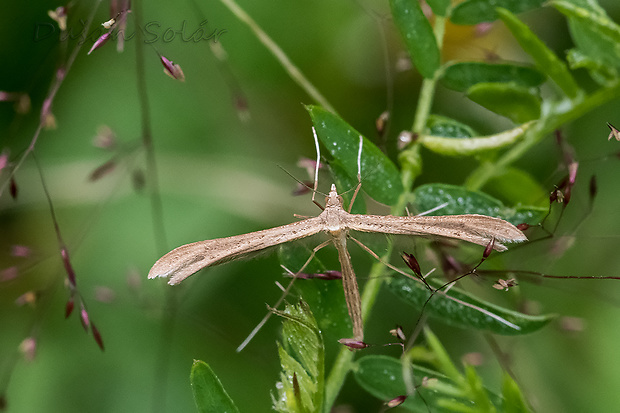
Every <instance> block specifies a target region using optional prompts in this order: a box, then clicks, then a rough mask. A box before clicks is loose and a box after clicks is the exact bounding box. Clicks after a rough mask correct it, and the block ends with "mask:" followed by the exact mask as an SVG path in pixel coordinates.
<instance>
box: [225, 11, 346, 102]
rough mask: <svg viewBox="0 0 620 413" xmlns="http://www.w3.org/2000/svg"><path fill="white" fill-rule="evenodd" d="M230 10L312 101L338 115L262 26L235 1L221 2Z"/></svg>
mask: <svg viewBox="0 0 620 413" xmlns="http://www.w3.org/2000/svg"><path fill="white" fill-rule="evenodd" d="M220 1H221V2H222V3H223V4H224V5H225V6H226V7H228V9H229V10H230V11H231V12H232V13H233V14H234V15H235V16H236V17H237V18H238V19H239V20H241V21H242V22H243V23H245V24H246V25H247V26H248V27H249V28H250V30H252V31H253V32H254V34H255V35H256V37H257V38H258V40H259V41H260V42H261V43H262V44H263V45H264V46H265V47H266V48H267V50H269V51H270V52H271V54H272V55H273V56H274V57H275V58H276V59H277V60H278V61H279V62H280V64H281V65H282V67H283V68H284V70H286V72H287V73H288V75H289V76H290V77H291V79H293V81H294V82H295V83H297V84H298V85H299V87H301V88H302V89H303V90H305V91H306V93H307V94H308V95H310V97H311V98H312V99H314V100H315V101H316V102H317V103H318V104H319V105H321V106H323V107H324V108H325V109H327V110H329V111H330V112H333V113H336V110H335V109H334V107H333V106H332V105H331V104H330V103H329V101H328V100H327V99H326V98H325V97H324V96H323V95H322V94H321V92H319V91H318V89H317V88H315V87H314V85H313V84H312V83H311V82H310V81H309V80H308V79H307V78H306V77H305V76H304V74H303V73H302V72H301V70H299V68H298V67H297V66H295V64H294V63H293V62H291V60H290V59H289V58H288V56H287V55H286V53H285V52H284V51H283V50H282V49H281V48H280V46H278V45H277V44H276V43H275V42H274V41H273V40H272V39H271V37H269V35H267V33H265V32H264V31H263V29H261V28H260V26H259V25H258V24H257V23H256V22H255V21H254V19H252V17H250V15H249V14H247V13H246V12H245V10H243V9H242V8H241V7H239V5H238V4H237V3H235V1H234V0H220Z"/></svg>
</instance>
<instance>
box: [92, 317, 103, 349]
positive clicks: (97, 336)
mask: <svg viewBox="0 0 620 413" xmlns="http://www.w3.org/2000/svg"><path fill="white" fill-rule="evenodd" d="M90 327H91V329H92V330H93V338H94V339H95V341H96V342H97V345H98V346H99V348H100V349H101V351H105V348H104V346H103V338H101V333H99V330H98V329H97V327H95V325H94V324H92V323H91V325H90Z"/></svg>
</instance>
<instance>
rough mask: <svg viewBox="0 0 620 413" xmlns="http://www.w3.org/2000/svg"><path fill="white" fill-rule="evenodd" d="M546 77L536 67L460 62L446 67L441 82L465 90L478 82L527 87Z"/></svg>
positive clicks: (540, 82) (533, 85)
mask: <svg viewBox="0 0 620 413" xmlns="http://www.w3.org/2000/svg"><path fill="white" fill-rule="evenodd" d="M545 79H546V77H545V75H544V74H542V73H541V72H539V71H538V70H536V69H535V68H532V67H528V66H517V65H512V64H491V63H485V62H459V63H453V64H451V65H450V66H448V67H446V70H445V71H444V73H443V75H442V77H441V82H442V84H443V85H444V86H445V87H447V88H449V89H453V90H457V91H459V92H465V91H466V90H467V89H469V88H470V87H472V86H474V85H476V84H478V83H514V84H516V85H520V86H525V87H536V86H540V85H541V84H542V83H543V82H544V81H545Z"/></svg>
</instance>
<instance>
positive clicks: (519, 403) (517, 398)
mask: <svg viewBox="0 0 620 413" xmlns="http://www.w3.org/2000/svg"><path fill="white" fill-rule="evenodd" d="M502 381H503V384H502V397H503V398H504V401H503V407H504V413H528V412H530V411H531V410H530V409H529V408H528V407H527V402H526V401H525V397H523V393H522V392H521V389H520V388H519V385H518V384H517V383H516V382H515V381H514V380H513V379H512V377H510V375H509V374H508V373H504V377H503V380H502Z"/></svg>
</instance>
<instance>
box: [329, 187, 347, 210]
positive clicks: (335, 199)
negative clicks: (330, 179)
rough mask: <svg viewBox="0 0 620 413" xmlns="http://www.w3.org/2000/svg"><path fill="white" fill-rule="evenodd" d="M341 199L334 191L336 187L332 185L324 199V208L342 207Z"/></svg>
mask: <svg viewBox="0 0 620 413" xmlns="http://www.w3.org/2000/svg"><path fill="white" fill-rule="evenodd" d="M342 204H343V201H342V197H341V196H340V195H338V191H336V185H335V184H332V187H331V189H330V190H329V194H328V195H327V197H325V208H330V207H331V208H334V207H342Z"/></svg>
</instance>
